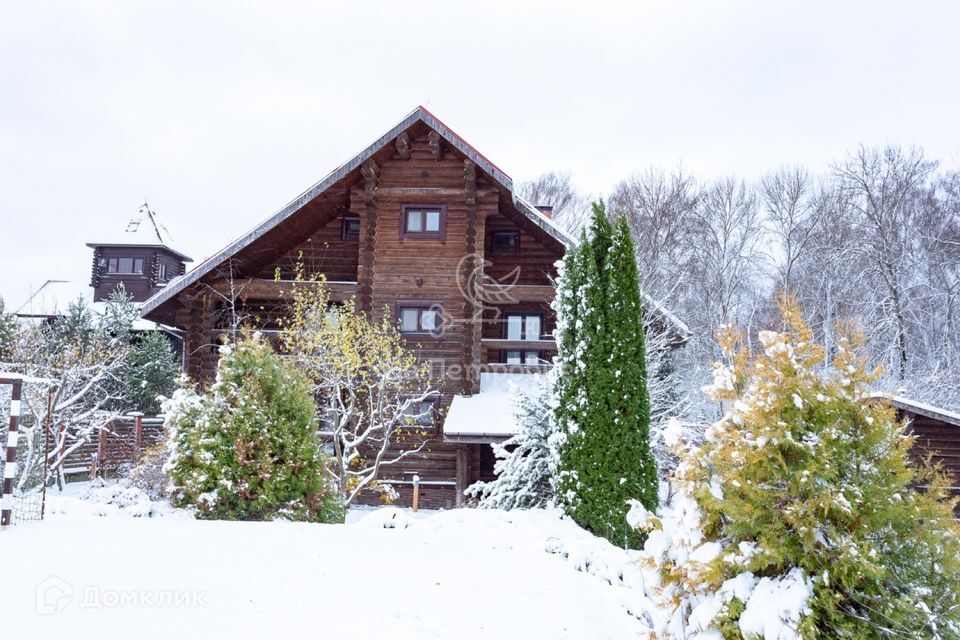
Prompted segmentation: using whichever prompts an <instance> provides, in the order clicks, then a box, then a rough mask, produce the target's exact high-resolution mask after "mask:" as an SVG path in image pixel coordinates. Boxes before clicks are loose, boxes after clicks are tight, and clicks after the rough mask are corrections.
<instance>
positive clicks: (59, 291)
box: [14, 280, 93, 318]
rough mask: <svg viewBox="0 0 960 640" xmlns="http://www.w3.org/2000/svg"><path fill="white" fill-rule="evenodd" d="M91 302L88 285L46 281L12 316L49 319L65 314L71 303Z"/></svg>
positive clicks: (66, 281) (91, 295) (63, 281)
mask: <svg viewBox="0 0 960 640" xmlns="http://www.w3.org/2000/svg"><path fill="white" fill-rule="evenodd" d="M79 299H82V300H83V301H84V302H86V303H88V304H89V303H90V302H91V301H92V300H93V289H91V288H90V285H88V284H86V283H81V282H71V281H69V280H47V281H46V282H45V283H43V285H42V286H41V287H40V288H39V289H37V290H36V292H34V293H33V295H31V296H30V297H29V298H28V299H27V301H26V302H24V303H23V304H22V305H21V306H20V308H19V309H17V310H16V312H15V313H14V315H17V316H20V317H23V318H49V317H53V316H60V315H63V314H65V313H66V312H67V308H68V307H69V306H70V304H71V303H72V302H76V301H77V300H79Z"/></svg>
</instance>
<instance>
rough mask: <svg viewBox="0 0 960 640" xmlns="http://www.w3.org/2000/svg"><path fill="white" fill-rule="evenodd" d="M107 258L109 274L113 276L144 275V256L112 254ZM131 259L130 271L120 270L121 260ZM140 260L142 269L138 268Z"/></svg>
mask: <svg viewBox="0 0 960 640" xmlns="http://www.w3.org/2000/svg"><path fill="white" fill-rule="evenodd" d="M106 260H107V275H111V276H142V275H143V265H144V260H143V257H142V256H139V257H137V256H111V257H109V258H107V259H106ZM121 260H129V261H130V265H131V266H130V269H131V270H130V271H121V270H120V264H121V263H120V261H121ZM138 262H139V266H140V269H139V271H138V270H137V263H138ZM114 264H116V265H117V268H116V269H115V270H114V269H113V265H114Z"/></svg>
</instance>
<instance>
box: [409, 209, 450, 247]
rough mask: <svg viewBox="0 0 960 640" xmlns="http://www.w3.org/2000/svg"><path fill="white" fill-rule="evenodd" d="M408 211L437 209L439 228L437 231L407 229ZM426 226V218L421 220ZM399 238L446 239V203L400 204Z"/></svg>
mask: <svg viewBox="0 0 960 640" xmlns="http://www.w3.org/2000/svg"><path fill="white" fill-rule="evenodd" d="M409 211H438V212H439V214H440V228H439V229H438V230H437V231H407V213H408V212H409ZM423 222H424V226H426V220H424V221H423ZM400 239H401V240H406V239H410V240H446V239H447V205H445V204H404V205H400Z"/></svg>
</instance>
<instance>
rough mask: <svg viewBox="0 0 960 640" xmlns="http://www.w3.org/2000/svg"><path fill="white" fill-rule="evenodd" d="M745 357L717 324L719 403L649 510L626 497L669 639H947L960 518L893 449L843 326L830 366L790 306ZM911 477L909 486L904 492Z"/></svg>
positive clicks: (940, 480)
mask: <svg viewBox="0 0 960 640" xmlns="http://www.w3.org/2000/svg"><path fill="white" fill-rule="evenodd" d="M782 313H783V316H784V320H785V324H786V326H787V330H786V331H785V332H783V333H776V332H771V331H765V332H761V333H760V335H759V340H760V342H761V344H762V345H763V352H762V353H760V354H758V355H757V356H756V357H755V358H754V359H753V361H752V362H751V361H750V357H749V356H748V354H747V352H746V350H745V349H743V348H741V347H739V345H738V336H737V335H736V334H735V333H734V332H732V331H729V330H728V331H726V332H723V333H722V334H721V346H722V348H723V352H724V354H725V356H726V357H727V360H728V361H727V362H726V363H721V364H718V365H717V366H716V371H715V376H714V384H713V385H711V386H710V387H708V388H706V389H705V391H707V392H708V394H709V395H710V396H711V397H712V398H713V399H714V400H716V401H718V402H722V403H724V406H725V407H726V408H727V411H726V414H725V415H724V417H723V418H722V419H721V420H719V421H718V422H716V423H715V424H714V425H712V426H711V428H710V429H709V430H708V431H707V434H706V438H707V439H706V441H705V442H704V444H703V445H702V446H701V447H700V448H699V449H689V450H687V451H686V452H685V453H684V454H683V455H682V463H681V465H680V466H679V467H678V469H677V472H676V473H675V475H674V480H675V482H676V484H677V487H678V491H677V492H676V493H675V494H674V495H673V496H672V497H671V498H670V499H669V501H668V503H667V504H665V505H664V506H663V507H662V509H661V512H660V515H659V517H656V516H654V515H653V514H651V513H650V512H649V511H648V510H647V509H645V508H644V507H643V506H642V505H640V504H639V503H635V504H634V507H633V509H632V511H631V514H630V518H629V520H630V522H631V523H632V524H633V525H634V526H636V527H637V528H640V529H642V530H645V531H648V538H647V542H646V544H645V548H644V551H645V557H646V558H647V560H648V561H649V562H650V563H652V564H653V565H654V566H656V567H658V568H659V569H660V575H661V577H662V583H661V585H660V589H661V592H660V595H661V597H662V602H663V604H664V605H665V606H666V607H668V608H669V609H670V610H671V611H672V612H673V613H672V619H671V621H670V624H669V626H668V628H667V629H665V630H664V632H663V637H669V638H698V637H700V638H716V637H718V636H717V633H718V632H719V633H720V634H722V637H724V638H777V639H788V638H836V637H841V638H894V637H895V638H921V637H922V638H956V637H958V636H960V528H958V526H957V524H956V523H955V522H954V520H953V502H954V501H952V500H950V499H949V492H948V489H947V486H946V480H945V477H944V476H942V475H941V474H940V473H939V472H937V471H936V470H934V469H930V468H926V467H923V468H917V467H914V466H912V465H911V463H910V461H909V459H908V455H907V454H908V450H909V448H910V445H911V443H912V438H910V437H909V436H908V435H906V433H905V430H904V428H903V426H902V425H900V424H898V423H897V421H896V418H895V414H894V412H893V410H892V409H891V408H890V407H889V406H886V405H884V404H881V403H878V402H869V401H867V397H866V393H867V389H868V385H869V383H870V382H871V380H873V379H874V375H875V374H871V373H868V372H867V371H866V360H865V358H863V357H862V356H861V355H860V353H859V352H860V345H861V344H862V337H860V336H859V335H857V334H856V332H855V331H853V330H850V329H848V330H846V331H845V332H844V333H845V337H843V339H841V340H840V341H839V343H838V344H839V348H838V351H837V355H836V359H835V361H834V363H833V371H834V372H835V374H833V375H826V374H824V373H823V367H822V366H821V363H822V360H823V354H822V350H821V349H820V348H819V347H817V346H816V345H813V344H811V334H810V331H809V329H808V328H807V326H806V325H805V324H804V322H803V320H802V318H801V316H800V313H799V312H798V310H797V308H796V306H795V305H794V304H793V303H792V302H790V301H786V302H784V304H783V306H782ZM917 487H921V488H922V489H923V490H922V491H918V490H917Z"/></svg>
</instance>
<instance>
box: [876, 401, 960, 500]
mask: <svg viewBox="0 0 960 640" xmlns="http://www.w3.org/2000/svg"><path fill="white" fill-rule="evenodd" d="M873 398H874V399H883V400H887V401H889V402H890V404H891V405H892V406H893V408H894V409H895V410H896V412H897V419H898V420H900V422H902V423H905V424H906V425H907V428H908V429H909V430H910V432H911V433H912V434H913V436H914V442H913V449H912V450H911V456H912V457H913V459H914V460H915V461H918V462H919V461H923V460H926V459H928V458H929V459H930V461H931V462H933V463H935V464H939V465H940V467H941V468H942V469H943V471H944V472H945V473H947V474H948V475H949V477H950V478H952V480H953V483H952V494H953V495H954V496H960V414H958V413H956V412H953V411H949V410H947V409H944V408H942V407H935V406H933V405H930V404H927V403H925V402H920V401H918V400H914V399H913V398H908V397H906V396H899V395H893V396H886V395H876V396H873ZM957 517H958V518H960V505H957Z"/></svg>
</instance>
